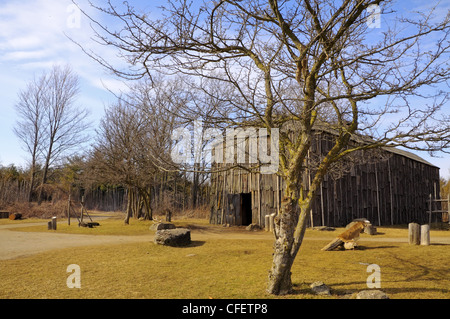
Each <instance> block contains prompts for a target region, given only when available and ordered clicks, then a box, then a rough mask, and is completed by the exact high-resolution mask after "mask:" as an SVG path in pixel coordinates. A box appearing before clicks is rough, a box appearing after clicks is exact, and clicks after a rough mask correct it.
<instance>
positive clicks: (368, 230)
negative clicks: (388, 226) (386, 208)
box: [364, 224, 377, 235]
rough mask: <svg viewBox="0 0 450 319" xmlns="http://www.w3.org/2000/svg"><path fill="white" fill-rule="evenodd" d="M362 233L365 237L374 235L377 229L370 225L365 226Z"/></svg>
mask: <svg viewBox="0 0 450 319" xmlns="http://www.w3.org/2000/svg"><path fill="white" fill-rule="evenodd" d="M364 233H365V234H367V235H376V234H377V228H376V227H375V226H373V225H372V224H366V225H365V226H364Z"/></svg>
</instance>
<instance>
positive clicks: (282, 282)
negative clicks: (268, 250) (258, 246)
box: [267, 187, 314, 295]
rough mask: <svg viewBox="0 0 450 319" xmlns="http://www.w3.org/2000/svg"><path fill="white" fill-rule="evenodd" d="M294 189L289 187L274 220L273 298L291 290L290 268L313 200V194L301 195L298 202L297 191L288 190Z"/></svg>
mask: <svg viewBox="0 0 450 319" xmlns="http://www.w3.org/2000/svg"><path fill="white" fill-rule="evenodd" d="M292 188H293V187H288V189H287V191H286V195H285V197H284V198H283V201H282V203H281V210H280V214H279V215H277V216H276V217H275V219H274V227H275V229H274V233H275V243H274V253H273V261H272V268H271V270H270V271H269V278H268V288H267V291H268V292H269V293H271V294H274V295H285V294H288V293H290V292H291V290H292V281H291V267H292V264H293V263H294V260H295V257H296V256H297V253H298V250H299V249H300V246H301V243H302V241H303V236H304V234H305V230H306V222H307V216H308V214H309V211H310V208H311V203H312V198H314V196H313V194H314V192H313V193H312V196H311V197H308V198H305V197H304V196H302V198H301V199H299V198H298V196H296V195H295V194H298V192H296V191H294V192H290V191H289V189H292ZM288 195H289V196H288ZM299 203H300V205H299Z"/></svg>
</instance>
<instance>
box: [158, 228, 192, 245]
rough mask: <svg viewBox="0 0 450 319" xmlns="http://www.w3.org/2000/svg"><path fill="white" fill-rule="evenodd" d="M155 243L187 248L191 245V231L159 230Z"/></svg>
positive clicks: (178, 229)
mask: <svg viewBox="0 0 450 319" xmlns="http://www.w3.org/2000/svg"><path fill="white" fill-rule="evenodd" d="M154 242H155V243H156V244H159V245H166V246H187V245H189V244H190V243H191V231H190V230H189V229H187V228H175V229H162V230H158V231H156V234H155V239H154Z"/></svg>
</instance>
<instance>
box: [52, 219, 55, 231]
mask: <svg viewBox="0 0 450 319" xmlns="http://www.w3.org/2000/svg"><path fill="white" fill-rule="evenodd" d="M52 229H53V230H56V217H52Z"/></svg>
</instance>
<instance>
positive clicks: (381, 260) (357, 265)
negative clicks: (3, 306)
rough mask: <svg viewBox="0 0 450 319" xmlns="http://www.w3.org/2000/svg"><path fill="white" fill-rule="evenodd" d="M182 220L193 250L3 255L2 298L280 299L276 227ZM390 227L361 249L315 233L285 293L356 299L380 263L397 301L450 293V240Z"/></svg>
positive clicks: (110, 229) (111, 248) (113, 226)
mask: <svg viewBox="0 0 450 319" xmlns="http://www.w3.org/2000/svg"><path fill="white" fill-rule="evenodd" d="M175 223H176V224H177V225H178V226H184V227H185V226H189V225H190V226H191V227H192V238H193V243H192V245H190V246H188V247H184V248H174V247H165V246H160V245H156V244H154V243H152V242H142V243H133V244H115V245H102V246H91V247H80V248H77V249H73V248H70V249H61V250H58V251H51V252H46V253H40V254H37V255H33V256H29V257H24V258H18V259H13V260H6V261H0V269H1V276H2V277H1V279H2V280H1V281H0V298H151V299H156V298H169V299H170V298H210V297H212V298H274V296H272V295H269V294H267V293H266V292H265V288H266V284H267V274H268V270H269V269H270V265H271V261H272V260H271V259H272V258H271V254H272V243H273V240H272V238H273V237H272V236H271V234H269V233H266V232H245V231H244V230H243V229H241V228H234V227H231V228H223V227H221V226H211V225H208V223H207V220H205V219H198V220H190V219H180V220H175ZM148 226H149V224H148V222H139V221H136V220H133V221H132V223H130V225H128V226H124V225H123V224H122V221H121V220H120V219H111V220H108V221H104V222H103V223H102V226H100V227H98V228H96V229H90V230H89V231H90V232H91V233H95V232H97V231H98V232H100V231H101V232H105V233H107V234H112V233H116V232H118V234H122V235H123V234H126V233H127V232H132V233H133V232H135V231H138V232H145V231H147V230H148ZM193 226H196V227H197V228H195V227H193ZM207 227H211V229H210V230H209V231H210V232H211V233H213V234H223V235H224V236H222V237H214V236H208V234H207V233H206V231H205V232H204V233H200V231H201V230H206V228H207ZM66 228H67V229H64V228H63V227H61V228H60V230H58V231H61V232H63V231H69V230H70V231H71V232H78V231H86V229H81V228H79V227H76V226H75V227H70V229H69V227H66ZM146 229H147V230H146ZM381 230H382V231H383V233H384V234H383V235H380V237H379V238H380V241H379V242H362V243H361V244H360V247H359V249H357V250H352V251H330V252H324V251H321V250H320V249H321V248H322V247H323V246H324V245H325V244H326V243H327V242H328V241H329V239H330V238H333V237H334V236H335V235H336V233H337V232H339V230H336V231H335V232H317V231H312V230H308V231H307V233H306V237H305V241H304V244H303V245H302V247H301V249H300V252H299V255H298V257H297V259H296V261H295V263H294V265H293V268H292V274H293V275H292V280H293V283H294V291H293V293H292V294H291V295H288V296H284V297H281V298H312V299H317V298H331V299H335V298H343V297H346V296H349V295H351V294H352V293H355V292H357V291H360V290H363V289H367V286H366V280H367V277H368V276H369V273H367V270H366V269H367V265H368V264H378V265H379V266H380V268H381V289H382V290H383V291H385V292H386V293H387V294H388V295H389V296H390V297H391V298H394V299H395V298H402V299H403V298H404V299H419V298H424V299H428V298H440V299H449V298H450V289H449V287H450V279H449V278H448V260H450V249H449V246H448V245H444V244H432V245H430V246H413V245H409V244H407V243H400V242H383V241H381V240H382V239H383V238H386V237H389V236H390V235H392V236H391V238H392V237H396V236H399V237H398V238H400V237H401V236H403V237H404V236H407V229H390V228H383V229H381ZM448 233H449V232H446V233H444V232H442V233H441V232H440V233H435V235H439V236H442V235H446V236H448ZM196 234H197V235H196ZM200 234H201V236H200ZM232 234H234V236H228V235H232ZM243 234H246V237H242V235H243ZM239 236H241V237H239ZM367 236H368V235H367ZM364 237H365V235H364V236H362V239H363V238H364ZM373 238H376V236H374V237H373ZM432 238H433V233H432ZM69 264H78V265H79V266H80V268H81V285H82V286H81V289H69V288H68V287H67V286H66V279H67V277H68V275H69V274H68V273H67V272H66V268H67V266H68V265H69ZM317 280H321V281H323V282H325V283H326V284H327V285H328V286H330V287H331V289H332V295H331V296H329V297H318V296H316V295H314V294H313V293H312V292H311V291H310V289H309V284H310V283H312V282H314V281H317Z"/></svg>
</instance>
